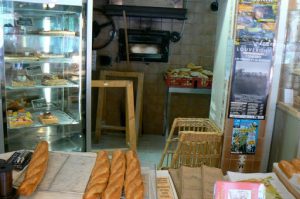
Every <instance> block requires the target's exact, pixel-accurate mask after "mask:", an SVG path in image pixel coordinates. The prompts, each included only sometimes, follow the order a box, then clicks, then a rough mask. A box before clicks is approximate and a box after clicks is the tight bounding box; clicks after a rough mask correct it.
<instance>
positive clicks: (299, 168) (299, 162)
mask: <svg viewBox="0 0 300 199" xmlns="http://www.w3.org/2000/svg"><path fill="white" fill-rule="evenodd" d="M291 163H292V165H293V166H294V167H295V168H296V169H297V171H298V172H300V159H293V160H292V161H291Z"/></svg>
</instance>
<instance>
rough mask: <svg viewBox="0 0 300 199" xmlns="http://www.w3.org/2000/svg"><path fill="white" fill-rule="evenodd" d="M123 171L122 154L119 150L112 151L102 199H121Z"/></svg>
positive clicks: (123, 157)
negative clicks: (106, 183) (108, 174)
mask: <svg viewBox="0 0 300 199" xmlns="http://www.w3.org/2000/svg"><path fill="white" fill-rule="evenodd" d="M125 170H126V160H125V155H124V153H123V152H122V151H121V150H116V151H114V152H113V155H112V160H111V166H110V176H109V181H108V185H107V187H106V190H105V191H104V193H103V196H102V199H120V198H121V194H122V189H123V184H124V175H125Z"/></svg>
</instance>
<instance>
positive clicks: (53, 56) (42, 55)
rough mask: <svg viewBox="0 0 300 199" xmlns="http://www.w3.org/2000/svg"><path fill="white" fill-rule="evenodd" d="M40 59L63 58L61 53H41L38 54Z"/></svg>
mask: <svg viewBox="0 0 300 199" xmlns="http://www.w3.org/2000/svg"><path fill="white" fill-rule="evenodd" d="M38 57H39V58H40V59H51V58H64V57H65V55H63V54H52V53H41V54H39V55H38Z"/></svg>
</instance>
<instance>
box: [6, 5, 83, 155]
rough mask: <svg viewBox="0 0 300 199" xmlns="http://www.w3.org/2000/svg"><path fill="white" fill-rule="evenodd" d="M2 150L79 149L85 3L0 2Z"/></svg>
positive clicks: (81, 124)
mask: <svg viewBox="0 0 300 199" xmlns="http://www.w3.org/2000/svg"><path fill="white" fill-rule="evenodd" d="M1 4H2V5H1V8H2V20H3V21H2V26H3V44H4V50H3V52H4V56H3V59H2V62H3V64H2V65H3V69H2V70H3V71H2V73H1V75H2V77H1V79H2V88H1V91H2V92H1V95H2V113H3V131H4V132H3V134H4V146H5V151H13V150H19V149H32V148H33V147H34V146H35V145H36V143H37V142H39V141H40V140H47V141H48V142H49V145H50V150H65V151H85V147H86V146H85V143H86V140H85V138H86V124H85V110H86V109H85V104H86V103H85V102H86V70H87V68H86V48H87V47H86V36H87V34H86V19H87V18H86V10H85V9H86V4H84V3H83V2H82V1H81V0H72V1H70V0H62V1H57V2H55V1H51V2H43V1H37V0H27V1H22V2H21V1H2V3H1Z"/></svg>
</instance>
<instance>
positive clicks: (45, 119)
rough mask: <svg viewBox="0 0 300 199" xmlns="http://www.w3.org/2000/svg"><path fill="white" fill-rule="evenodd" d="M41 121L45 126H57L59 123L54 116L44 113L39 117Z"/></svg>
mask: <svg viewBox="0 0 300 199" xmlns="http://www.w3.org/2000/svg"><path fill="white" fill-rule="evenodd" d="M39 120H40V122H41V123H43V124H57V123H59V120H58V118H57V117H56V116H55V115H53V114H52V113H51V112H44V113H42V114H41V115H39Z"/></svg>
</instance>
